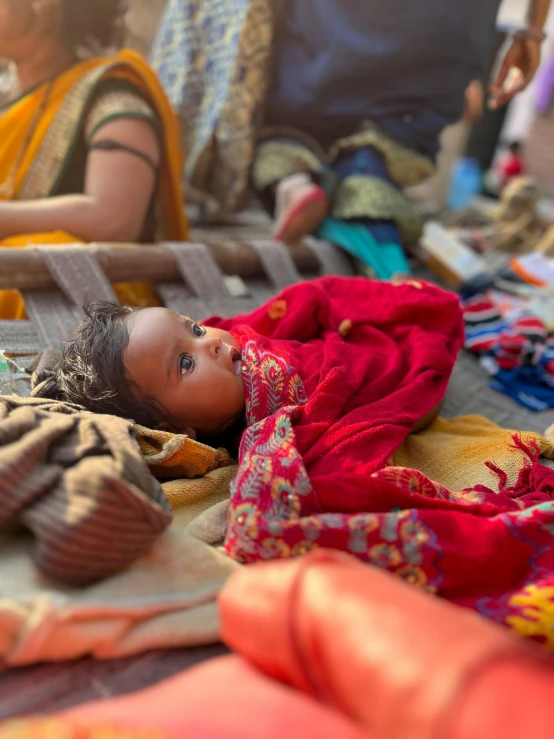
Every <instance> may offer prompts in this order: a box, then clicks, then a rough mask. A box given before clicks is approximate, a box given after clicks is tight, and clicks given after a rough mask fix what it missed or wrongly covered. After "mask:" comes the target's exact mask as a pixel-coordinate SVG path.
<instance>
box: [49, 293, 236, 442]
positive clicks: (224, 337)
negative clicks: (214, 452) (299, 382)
mask: <svg viewBox="0 0 554 739" xmlns="http://www.w3.org/2000/svg"><path fill="white" fill-rule="evenodd" d="M86 313H87V319H86V321H85V322H84V323H83V324H82V325H81V326H80V327H79V328H78V329H77V332H76V334H75V336H74V338H73V341H71V342H70V343H69V344H67V345H66V346H65V348H64V354H63V360H62V362H61V364H60V366H59V368H58V377H57V384H58V387H59V391H60V395H61V396H62V397H63V399H64V400H65V401H68V402H72V403H77V404H79V405H83V406H85V407H86V408H87V409H88V410H90V411H95V412H98V413H110V414H113V415H117V416H123V417H125V418H132V419H134V420H135V421H136V422H137V423H140V424H142V425H143V426H147V427H149V428H166V429H168V430H170V431H174V432H179V433H184V434H187V435H188V436H190V437H192V438H197V437H201V438H212V437H219V436H221V435H223V434H224V433H225V432H226V431H228V430H229V429H230V428H231V427H232V426H233V425H234V424H235V423H236V422H239V421H240V420H241V419H242V418H243V417H244V406H245V398H244V383H243V380H242V377H241V374H242V370H241V351H240V348H239V344H238V342H237V341H236V340H235V338H234V337H233V336H232V335H231V334H230V333H228V332H227V331H222V330H220V329H216V328H207V327H204V326H199V325H198V324H197V323H195V322H194V321H192V320H191V319H190V318H187V317H185V316H180V315H178V314H177V313H174V312H173V311H171V310H168V309H166V308H142V309H137V310H133V309H130V308H125V307H121V306H120V305H118V304H115V303H93V304H91V305H89V306H88V307H87V310H86Z"/></svg>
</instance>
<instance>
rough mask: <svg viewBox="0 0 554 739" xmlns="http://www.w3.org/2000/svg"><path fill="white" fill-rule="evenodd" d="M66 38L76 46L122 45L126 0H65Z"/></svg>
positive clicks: (71, 44) (105, 46) (63, 18)
mask: <svg viewBox="0 0 554 739" xmlns="http://www.w3.org/2000/svg"><path fill="white" fill-rule="evenodd" d="M61 6H62V34H63V40H64V42H65V43H66V44H68V45H69V46H70V47H71V48H73V49H78V48H80V47H84V48H90V47H100V48H108V47H110V46H114V45H116V46H119V43H118V42H119V39H118V38H117V36H118V30H119V29H118V27H119V23H120V21H121V19H122V17H123V15H124V14H125V12H126V11H127V1H126V0H61Z"/></svg>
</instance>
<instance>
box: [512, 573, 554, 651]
mask: <svg viewBox="0 0 554 739" xmlns="http://www.w3.org/2000/svg"><path fill="white" fill-rule="evenodd" d="M509 604H510V606H512V607H514V608H517V609H518V611H520V613H521V615H520V616H518V615H511V616H508V617H507V618H506V623H507V624H508V626H511V627H512V628H513V629H514V630H515V631H517V632H518V633H520V634H522V635H523V636H527V637H535V638H539V639H541V640H542V641H543V642H544V643H545V644H546V645H547V646H548V648H549V649H554V586H543V587H540V586H536V585H528V586H527V587H525V588H523V590H521V591H520V592H518V593H516V594H515V595H513V596H512V597H511V598H510V599H509Z"/></svg>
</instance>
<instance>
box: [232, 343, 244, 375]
mask: <svg viewBox="0 0 554 739" xmlns="http://www.w3.org/2000/svg"><path fill="white" fill-rule="evenodd" d="M231 360H232V362H233V372H234V373H235V375H236V376H237V377H240V375H242V354H241V352H240V351H239V350H238V349H234V348H233V349H232V351H231Z"/></svg>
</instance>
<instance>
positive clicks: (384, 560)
mask: <svg viewBox="0 0 554 739" xmlns="http://www.w3.org/2000/svg"><path fill="white" fill-rule="evenodd" d="M369 558H370V560H371V562H372V563H373V564H376V565H377V566H378V567H384V568H386V569H390V568H395V567H398V565H399V564H400V563H401V562H402V555H401V554H400V552H399V551H398V549H397V548H396V547H395V546H394V544H376V545H375V546H374V547H372V548H371V549H370V550H369Z"/></svg>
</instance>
